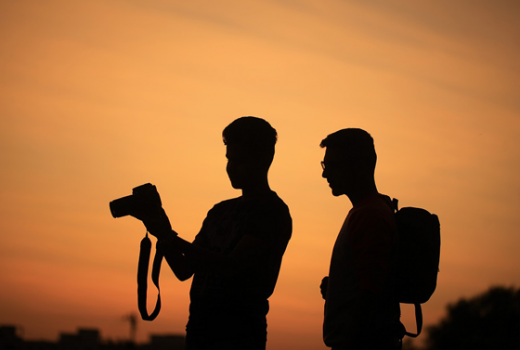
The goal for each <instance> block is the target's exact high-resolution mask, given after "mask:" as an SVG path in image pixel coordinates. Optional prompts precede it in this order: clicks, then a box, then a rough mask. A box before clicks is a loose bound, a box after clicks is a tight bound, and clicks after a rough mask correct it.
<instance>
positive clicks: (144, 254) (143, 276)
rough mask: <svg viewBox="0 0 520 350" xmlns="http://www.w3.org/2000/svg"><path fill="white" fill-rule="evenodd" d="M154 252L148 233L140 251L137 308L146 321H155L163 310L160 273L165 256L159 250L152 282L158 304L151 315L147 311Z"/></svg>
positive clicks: (156, 253) (156, 255)
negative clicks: (152, 254)
mask: <svg viewBox="0 0 520 350" xmlns="http://www.w3.org/2000/svg"><path fill="white" fill-rule="evenodd" d="M151 250H152V242H151V241H150V238H148V232H146V236H145V237H144V238H143V239H142V241H141V249H140V251H139V265H138V266H137V306H138V308H139V313H140V314H141V318H142V319H143V320H145V321H153V320H155V318H156V317H157V315H159V311H160V310H161V290H160V288H159V273H160V272H161V262H162V259H163V255H162V254H161V253H159V252H158V251H157V250H156V251H155V256H154V259H153V265H152V281H153V284H155V286H156V287H157V302H156V304H155V309H154V310H153V312H152V313H151V314H150V315H149V314H148V310H147V302H146V298H147V289H148V266H149V262H150V252H151Z"/></svg>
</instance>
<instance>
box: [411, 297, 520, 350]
mask: <svg viewBox="0 0 520 350" xmlns="http://www.w3.org/2000/svg"><path fill="white" fill-rule="evenodd" d="M415 349H417V348H415V347H413V346H412V344H411V343H410V342H408V341H407V342H405V346H404V347H403V350H415ZM421 349H424V350H520V289H516V288H514V287H492V288H490V289H489V290H488V291H486V292H485V293H482V294H480V295H477V296H475V297H472V298H469V299H466V298H462V299H460V300H458V301H457V302H455V303H453V304H449V305H448V306H447V314H446V316H445V317H444V318H443V319H441V321H440V322H439V323H438V324H437V325H434V326H430V327H428V328H427V330H426V338H425V347H424V348H421Z"/></svg>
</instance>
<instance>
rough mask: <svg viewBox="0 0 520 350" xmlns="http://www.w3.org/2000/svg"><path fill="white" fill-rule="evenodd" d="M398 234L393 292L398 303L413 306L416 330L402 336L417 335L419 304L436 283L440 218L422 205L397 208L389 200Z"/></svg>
mask: <svg viewBox="0 0 520 350" xmlns="http://www.w3.org/2000/svg"><path fill="white" fill-rule="evenodd" d="M392 203H393V207H394V212H395V221H396V224H397V230H398V233H399V248H398V258H397V273H396V295H397V299H398V301H399V303H404V304H413V305H414V306H415V320H416V324H417V333H416V334H414V333H410V332H408V331H406V330H405V335H407V336H410V337H413V338H416V337H417V336H419V334H420V333H421V330H422V323H423V319H422V309H421V304H424V303H426V302H427V301H428V300H429V299H430V297H431V296H432V294H433V292H434V291H435V287H436V286H437V273H438V272H439V259H440V248H441V234H440V223H439V218H438V217H437V215H435V214H430V213H429V212H428V211H427V210H424V209H421V208H413V207H405V208H401V209H398V201H397V199H395V198H394V199H393V201H392Z"/></svg>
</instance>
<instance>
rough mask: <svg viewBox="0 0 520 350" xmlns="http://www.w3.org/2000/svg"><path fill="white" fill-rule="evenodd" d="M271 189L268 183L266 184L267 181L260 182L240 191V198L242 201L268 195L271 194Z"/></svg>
mask: <svg viewBox="0 0 520 350" xmlns="http://www.w3.org/2000/svg"><path fill="white" fill-rule="evenodd" d="M271 192H272V191H271V188H270V187H269V183H268V182H267V179H266V180H265V181H262V182H261V183H258V184H255V185H252V186H248V187H246V188H243V189H242V198H244V199H246V200H247V199H254V198H257V197H261V196H264V195H266V194H268V193H271Z"/></svg>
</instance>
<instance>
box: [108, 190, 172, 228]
mask: <svg viewBox="0 0 520 350" xmlns="http://www.w3.org/2000/svg"><path fill="white" fill-rule="evenodd" d="M161 208H162V203H161V197H160V196H159V192H157V188H156V187H155V186H154V185H152V184H150V183H147V184H144V185H141V186H138V187H136V188H134V189H133V190H132V194H131V195H129V196H126V197H122V198H119V199H116V200H113V201H112V202H110V212H111V213H112V216H113V217H114V218H120V217H122V216H127V215H130V216H133V217H135V218H137V219H139V220H143V219H146V218H147V217H149V216H150V215H151V214H153V213H156V212H158V211H160V209H161Z"/></svg>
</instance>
